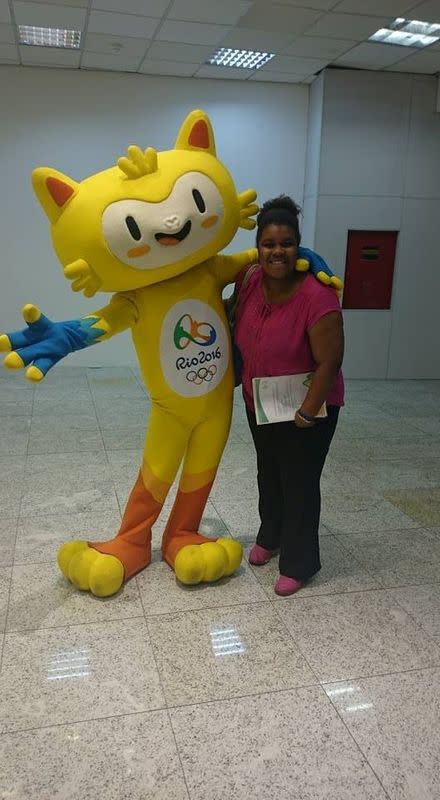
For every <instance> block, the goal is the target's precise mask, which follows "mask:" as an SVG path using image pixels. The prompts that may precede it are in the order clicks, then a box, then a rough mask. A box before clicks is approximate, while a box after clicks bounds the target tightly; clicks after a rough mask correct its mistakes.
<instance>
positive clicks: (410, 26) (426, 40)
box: [369, 17, 440, 47]
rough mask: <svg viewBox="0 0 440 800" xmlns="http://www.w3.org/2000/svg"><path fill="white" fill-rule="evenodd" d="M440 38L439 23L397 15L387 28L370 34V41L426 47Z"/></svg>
mask: <svg viewBox="0 0 440 800" xmlns="http://www.w3.org/2000/svg"><path fill="white" fill-rule="evenodd" d="M439 39H440V23H435V24H433V23H431V22H421V21H420V20H418V19H412V20H411V19H404V18H403V17H397V19H395V20H394V22H391V23H390V25H389V27H388V28H380V30H378V31H376V33H373V35H372V36H370V39H369V41H370V42H382V43H384V44H400V45H403V46H404V47H427V46H428V45H430V44H434V42H438V40H439Z"/></svg>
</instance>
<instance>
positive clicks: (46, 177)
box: [32, 167, 79, 224]
mask: <svg viewBox="0 0 440 800" xmlns="http://www.w3.org/2000/svg"><path fill="white" fill-rule="evenodd" d="M32 186H33V187H34V191H35V194H36V195H37V197H38V200H39V201H40V203H41V205H42V206H43V209H44V211H45V212H46V214H47V216H48V217H49V220H50V221H51V223H52V224H54V223H55V222H56V221H57V220H58V219H59V218H60V216H61V214H62V213H63V211H64V209H65V208H66V206H67V204H68V203H69V202H70V200H71V199H72V197H74V196H75V195H76V194H77V192H78V189H79V183H76V181H74V180H72V178H69V176H68V175H63V173H62V172H58V171H57V170H56V169H51V168H50V167H39V168H38V169H34V171H33V172H32Z"/></svg>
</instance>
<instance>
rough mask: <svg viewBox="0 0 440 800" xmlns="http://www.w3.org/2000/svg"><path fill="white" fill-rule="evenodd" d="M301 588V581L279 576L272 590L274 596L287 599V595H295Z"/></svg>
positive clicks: (302, 583) (302, 584)
mask: <svg viewBox="0 0 440 800" xmlns="http://www.w3.org/2000/svg"><path fill="white" fill-rule="evenodd" d="M302 586H304V582H303V581H298V580H297V579H296V578H288V577H287V575H279V577H278V579H277V581H276V583H275V586H274V589H275V592H276V594H279V595H281V597H288V596H289V594H295V592H297V591H298V589H301V587H302Z"/></svg>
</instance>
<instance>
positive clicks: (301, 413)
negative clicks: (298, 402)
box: [297, 409, 316, 422]
mask: <svg viewBox="0 0 440 800" xmlns="http://www.w3.org/2000/svg"><path fill="white" fill-rule="evenodd" d="M297 413H298V414H299V416H300V417H301V419H303V420H305V422H316V417H311V416H310V414H306V413H305V411H301V409H300V410H299V411H298V412H297Z"/></svg>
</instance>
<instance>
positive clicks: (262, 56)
mask: <svg viewBox="0 0 440 800" xmlns="http://www.w3.org/2000/svg"><path fill="white" fill-rule="evenodd" d="M274 55H275V53H260V52H258V51H254V50H234V49H231V48H229V47H220V49H219V50H217V52H216V53H214V54H213V55H212V56H211V58H208V61H207V62H206V63H207V64H213V65H214V66H216V67H236V68H241V69H260V67H262V66H264V64H267V62H268V61H270V60H271V59H272V58H273V57H274Z"/></svg>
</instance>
